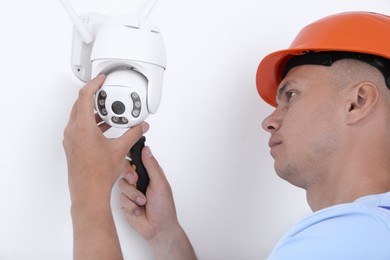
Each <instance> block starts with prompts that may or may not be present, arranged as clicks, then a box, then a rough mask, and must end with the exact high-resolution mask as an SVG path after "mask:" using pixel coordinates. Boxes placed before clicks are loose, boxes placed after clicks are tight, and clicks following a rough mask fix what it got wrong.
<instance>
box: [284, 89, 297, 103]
mask: <svg viewBox="0 0 390 260" xmlns="http://www.w3.org/2000/svg"><path fill="white" fill-rule="evenodd" d="M296 94H297V93H296V92H294V91H287V92H286V96H287V100H288V101H290V100H291V98H293V97H294V96H295V95H296Z"/></svg>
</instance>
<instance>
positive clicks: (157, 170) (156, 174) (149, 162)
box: [142, 146, 170, 192]
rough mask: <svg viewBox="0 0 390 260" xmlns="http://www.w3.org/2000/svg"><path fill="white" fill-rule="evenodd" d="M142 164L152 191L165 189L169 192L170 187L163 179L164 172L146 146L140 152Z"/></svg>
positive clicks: (164, 178)
mask: <svg viewBox="0 0 390 260" xmlns="http://www.w3.org/2000/svg"><path fill="white" fill-rule="evenodd" d="M142 162H143V164H144V166H145V168H146V171H147V172H148V175H149V179H150V183H149V186H150V185H152V189H162V188H166V189H169V192H170V186H169V183H168V181H167V179H166V177H165V174H164V171H163V169H162V168H161V166H160V165H159V163H158V162H157V160H156V158H155V157H154V156H153V154H152V152H151V150H150V147H148V146H145V147H144V149H143V150H142Z"/></svg>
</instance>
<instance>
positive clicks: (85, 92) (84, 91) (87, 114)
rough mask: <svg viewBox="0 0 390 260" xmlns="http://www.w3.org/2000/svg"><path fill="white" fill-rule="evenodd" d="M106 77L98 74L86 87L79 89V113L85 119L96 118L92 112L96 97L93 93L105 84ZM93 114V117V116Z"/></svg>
mask: <svg viewBox="0 0 390 260" xmlns="http://www.w3.org/2000/svg"><path fill="white" fill-rule="evenodd" d="M104 79H105V76H104V75H102V74H101V75H98V76H97V77H95V78H94V79H92V80H91V81H89V82H88V83H87V84H86V85H85V86H84V87H82V88H81V89H80V91H79V97H78V100H77V113H78V114H80V116H82V117H83V118H85V119H88V120H94V119H95V118H94V114H93V113H91V111H93V109H94V99H93V95H94V94H95V92H96V91H97V90H98V89H99V88H100V86H101V85H102V84H103V82H104ZM91 116H92V117H93V118H91Z"/></svg>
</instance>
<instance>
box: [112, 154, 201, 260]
mask: <svg viewBox="0 0 390 260" xmlns="http://www.w3.org/2000/svg"><path fill="white" fill-rule="evenodd" d="M142 161H143V164H144V166H145V168H146V171H147V172H148V175H149V178H150V182H149V186H148V188H147V190H146V196H145V195H144V194H143V193H142V192H140V191H138V190H137V189H136V188H135V187H134V184H135V183H136V182H137V179H138V177H137V174H136V172H135V171H134V170H133V171H131V172H126V173H125V174H123V178H122V179H120V180H119V182H118V184H119V187H120V189H121V190H122V194H121V197H120V204H121V208H122V211H123V213H124V215H125V217H126V219H127V222H128V223H129V224H130V225H131V226H132V227H133V228H134V229H135V230H136V231H137V232H138V233H139V234H141V236H142V237H143V238H144V239H145V240H147V241H148V242H149V244H150V246H151V247H152V249H153V251H154V253H155V256H156V258H157V259H170V260H175V259H186V260H191V259H196V257H195V253H194V251H193V248H192V246H191V244H190V242H189V240H188V238H187V236H186V234H185V232H184V231H183V229H182V227H181V226H180V224H179V222H178V220H177V216H176V209H175V204H174V200H173V195H172V191H171V187H170V185H169V183H168V181H167V179H166V177H165V175H164V172H163V170H162V168H161V167H160V165H159V164H158V162H157V160H156V159H155V158H154V156H153V155H152V153H151V151H150V148H149V147H145V148H144V149H143V151H142Z"/></svg>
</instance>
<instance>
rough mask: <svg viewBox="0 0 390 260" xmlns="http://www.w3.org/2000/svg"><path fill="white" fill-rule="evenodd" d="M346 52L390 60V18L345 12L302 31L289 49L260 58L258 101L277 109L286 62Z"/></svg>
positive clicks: (312, 24) (323, 19) (372, 14)
mask: <svg viewBox="0 0 390 260" xmlns="http://www.w3.org/2000/svg"><path fill="white" fill-rule="evenodd" d="M313 51H314V52H321V51H346V52H357V53H365V54H371V55H376V56H381V57H384V58H387V59H390V17H389V16H386V15H383V14H378V13H372V12H344V13H339V14H334V15H330V16H327V17H325V18H322V19H320V20H318V21H316V22H314V23H311V24H309V25H308V26H306V27H304V28H303V29H302V30H301V31H300V32H299V33H298V35H297V36H296V38H295V39H294V41H293V42H292V43H291V45H290V47H289V48H288V49H285V50H280V51H277V52H273V53H271V54H269V55H267V56H265V57H264V58H263V60H262V61H261V62H260V64H259V67H258V69H257V74H256V85H257V91H258V92H259V94H260V96H261V98H262V99H263V100H264V101H266V102H267V103H268V104H270V105H272V106H276V105H277V104H276V91H277V88H278V86H279V84H280V82H281V81H282V72H283V70H284V67H285V65H286V63H287V61H288V60H289V59H290V58H291V57H293V56H294V55H303V54H305V53H307V52H313Z"/></svg>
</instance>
